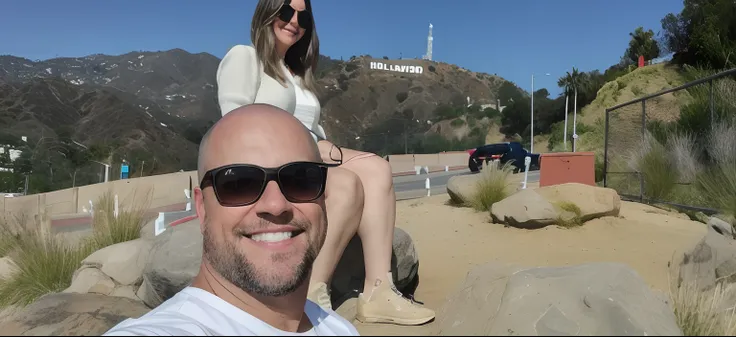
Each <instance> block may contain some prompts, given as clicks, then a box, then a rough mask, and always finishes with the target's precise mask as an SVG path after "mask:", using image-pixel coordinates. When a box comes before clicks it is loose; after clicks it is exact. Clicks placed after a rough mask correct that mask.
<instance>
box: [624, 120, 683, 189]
mask: <svg viewBox="0 0 736 337" xmlns="http://www.w3.org/2000/svg"><path fill="white" fill-rule="evenodd" d="M629 167H630V168H631V169H633V170H634V171H636V172H638V173H639V174H641V175H642V176H643V177H644V196H645V197H646V198H647V199H653V200H666V199H667V197H668V196H670V195H671V194H672V192H673V190H674V188H675V184H677V182H678V180H679V179H680V175H679V172H678V171H677V170H676V167H677V164H676V163H675V159H674V157H673V156H672V155H671V154H670V153H669V151H667V148H666V147H665V146H664V145H662V144H661V143H660V142H659V141H657V139H656V138H655V137H653V136H652V134H651V133H649V132H645V134H644V137H643V139H642V142H641V144H640V146H639V147H638V148H637V149H634V150H632V151H631V154H630V158H629Z"/></svg>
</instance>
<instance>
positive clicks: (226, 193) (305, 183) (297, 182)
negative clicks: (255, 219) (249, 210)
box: [199, 162, 339, 207]
mask: <svg viewBox="0 0 736 337" xmlns="http://www.w3.org/2000/svg"><path fill="white" fill-rule="evenodd" d="M338 165H339V164H326V163H316V162H293V163H288V164H285V165H282V166H280V167H275V168H264V167H260V166H256V165H249V164H232V165H227V166H222V167H218V168H215V169H212V170H210V171H207V173H205V174H204V177H203V178H202V182H201V183H200V184H199V186H200V188H201V189H204V188H206V187H209V186H212V188H213V189H214V192H215V196H216V197H217V201H218V202H219V203H220V205H222V206H224V207H241V206H247V205H251V204H253V203H255V202H257V201H258V199H260V198H261V196H262V195H263V191H265V189H266V185H268V183H269V182H270V181H272V180H273V181H276V183H277V184H278V185H279V189H280V190H281V193H282V194H283V195H284V197H285V198H286V200H288V201H289V202H292V203H305V202H311V201H314V200H316V199H318V198H319V197H321V196H322V194H324V191H325V185H326V183H327V169H328V168H329V167H336V166H338Z"/></svg>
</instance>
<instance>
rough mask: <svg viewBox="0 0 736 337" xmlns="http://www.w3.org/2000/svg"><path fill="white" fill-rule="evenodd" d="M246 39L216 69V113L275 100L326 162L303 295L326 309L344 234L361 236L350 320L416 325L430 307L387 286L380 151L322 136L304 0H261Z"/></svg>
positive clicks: (388, 193)
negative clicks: (322, 223) (317, 247)
mask: <svg viewBox="0 0 736 337" xmlns="http://www.w3.org/2000/svg"><path fill="white" fill-rule="evenodd" d="M251 42H252V44H253V45H252V46H245V45H236V46H235V47H233V48H231V49H230V50H229V51H228V52H227V54H226V55H225V57H224V58H223V59H222V61H221V63H220V66H219V68H218V70H217V84H218V100H219V104H220V109H221V112H222V114H223V115H224V114H226V113H228V112H230V111H232V110H233V109H235V108H238V107H240V106H243V105H247V104H252V103H266V104H271V105H274V106H277V107H280V108H282V109H284V110H286V111H288V112H290V113H293V114H294V116H295V117H296V118H297V119H299V120H300V121H301V122H302V123H303V124H304V125H305V126H306V127H307V129H309V130H310V131H311V132H312V134H313V137H314V140H315V141H316V142H317V144H318V147H319V150H320V154H321V156H322V158H323V160H324V161H326V162H334V161H335V160H340V158H338V157H340V156H341V155H340V152H341V153H342V164H341V165H340V166H339V167H336V168H330V171H329V174H328V181H327V187H326V192H325V195H326V197H327V199H326V203H327V219H328V223H329V227H328V230H327V238H326V241H325V244H324V246H323V248H322V250H321V251H320V253H319V255H318V257H317V260H316V261H315V263H314V267H313V270H312V277H311V280H310V290H309V298H310V300H312V301H314V302H316V303H318V304H319V305H321V306H323V307H325V308H330V309H331V307H332V305H331V299H330V295H329V284H330V280H331V278H332V274H333V273H334V271H335V267H336V266H337V263H338V261H339V260H340V257H341V256H342V253H343V251H344V249H345V247H346V246H347V244H348V242H349V241H350V239H351V238H352V237H353V236H354V235H355V234H356V232H357V234H358V235H359V236H360V238H361V241H362V244H363V252H364V256H365V274H366V278H365V285H364V287H363V292H362V293H361V294H360V295H359V297H358V298H359V300H358V305H357V319H358V320H360V321H362V322H371V323H378V322H384V323H395V324H402V325H418V324H423V323H425V322H428V321H430V320H431V319H433V318H434V316H435V314H434V312H433V311H432V310H430V309H427V308H424V307H422V306H420V305H418V304H416V303H414V302H413V301H410V300H408V299H406V298H404V297H402V296H401V294H400V293H399V291H398V290H396V287H395V286H394V285H393V279H392V275H391V253H392V241H393V232H394V225H395V218H396V195H395V194H394V188H393V180H392V175H391V167H390V166H389V163H388V162H387V161H386V160H384V159H383V158H381V157H379V156H377V155H375V154H372V153H365V152H361V151H356V150H351V149H342V150H341V151H340V149H339V148H337V147H336V146H335V145H333V144H332V143H331V142H330V141H328V140H327V139H326V136H325V133H324V130H323V129H322V127H321V126H320V125H319V119H320V110H321V107H320V103H319V100H318V99H317V96H316V95H315V93H316V90H315V89H316V85H315V77H314V71H315V69H316V68H317V59H318V57H319V39H318V38H317V31H316V28H315V23H314V16H313V13H312V6H311V3H310V0H286V1H284V0H260V1H259V2H258V4H257V6H256V9H255V13H254V14H253V20H252V22H251Z"/></svg>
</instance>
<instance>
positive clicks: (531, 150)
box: [529, 74, 534, 153]
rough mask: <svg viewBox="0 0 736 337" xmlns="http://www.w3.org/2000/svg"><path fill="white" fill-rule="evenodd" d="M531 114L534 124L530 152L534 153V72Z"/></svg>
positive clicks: (531, 131) (531, 132) (531, 129)
mask: <svg viewBox="0 0 736 337" xmlns="http://www.w3.org/2000/svg"><path fill="white" fill-rule="evenodd" d="M531 110H532V111H531V115H532V125H531V128H530V134H531V141H530V142H531V145H529V152H531V153H534V74H532V109H531Z"/></svg>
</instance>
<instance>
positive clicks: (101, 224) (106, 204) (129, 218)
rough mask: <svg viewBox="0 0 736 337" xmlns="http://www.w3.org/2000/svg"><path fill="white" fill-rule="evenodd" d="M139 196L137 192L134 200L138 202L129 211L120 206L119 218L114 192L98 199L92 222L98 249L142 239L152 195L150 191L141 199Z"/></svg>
mask: <svg viewBox="0 0 736 337" xmlns="http://www.w3.org/2000/svg"><path fill="white" fill-rule="evenodd" d="M137 196H138V193H137V191H135V193H134V194H133V200H136V201H138V202H137V203H134V204H133V205H131V207H130V208H128V209H125V207H123V206H120V207H119V212H118V214H117V216H115V196H114V195H113V193H112V191H107V192H105V193H103V194H102V196H100V197H99V198H98V199H97V202H96V203H95V205H94V217H93V220H92V232H93V236H92V239H93V240H94V242H95V244H96V245H97V246H98V247H100V248H102V247H107V246H111V245H114V244H117V243H121V242H126V241H131V240H135V239H138V238H140V232H141V228H143V226H145V221H146V219H145V213H146V211H147V210H148V208H149V206H150V203H151V196H152V193H151V191H150V190H149V191H148V192H147V193H145V195H144V196H142V197H141V198H140V199H139V198H138V197H137Z"/></svg>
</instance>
